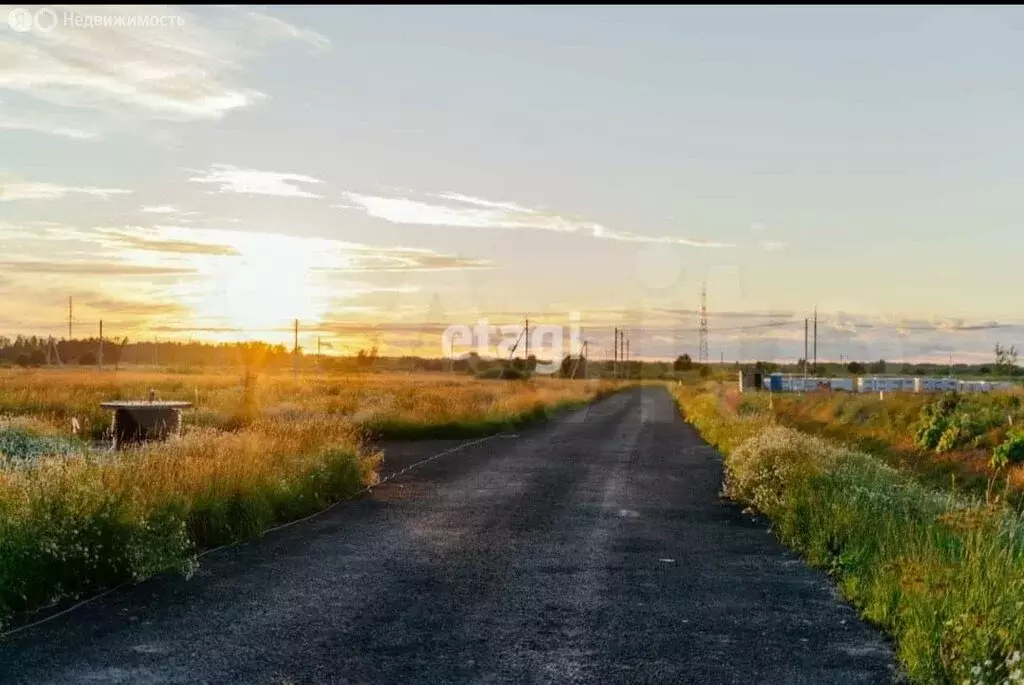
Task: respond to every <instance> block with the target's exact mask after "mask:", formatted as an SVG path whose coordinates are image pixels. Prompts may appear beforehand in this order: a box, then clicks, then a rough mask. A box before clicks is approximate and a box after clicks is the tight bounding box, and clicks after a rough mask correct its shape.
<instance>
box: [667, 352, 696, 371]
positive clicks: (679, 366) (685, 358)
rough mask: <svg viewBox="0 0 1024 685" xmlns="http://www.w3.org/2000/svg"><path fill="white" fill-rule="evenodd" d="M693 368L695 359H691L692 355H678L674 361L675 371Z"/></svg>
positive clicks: (673, 368)
mask: <svg viewBox="0 0 1024 685" xmlns="http://www.w3.org/2000/svg"><path fill="white" fill-rule="evenodd" d="M692 368H693V360H692V359H690V355H688V354H681V355H679V356H678V357H676V360H675V361H674V362H672V370H673V371H689V370H690V369H692Z"/></svg>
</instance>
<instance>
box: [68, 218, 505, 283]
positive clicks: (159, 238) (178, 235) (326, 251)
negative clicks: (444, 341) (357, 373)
mask: <svg viewBox="0 0 1024 685" xmlns="http://www.w3.org/2000/svg"><path fill="white" fill-rule="evenodd" d="M69 235H71V236H74V237H75V238H77V239H80V240H91V241H92V242H93V244H94V245H95V246H96V248H97V249H99V250H101V251H103V252H108V251H110V250H123V249H130V250H138V251H141V252H153V253H164V254H167V255H174V254H178V255H195V256H197V257H200V256H201V257H210V258H212V259H213V261H209V262H208V263H207V262H205V261H204V263H206V264H207V268H208V269H212V270H214V271H216V270H218V269H219V268H221V267H222V266H224V265H226V264H229V263H233V262H234V261H238V260H240V261H241V262H243V263H250V264H260V265H266V266H268V267H272V266H273V265H275V264H277V263H278V262H279V261H286V262H289V264H290V267H291V268H293V269H296V270H302V271H303V272H308V273H311V274H313V273H320V274H323V275H325V276H330V275H331V274H338V275H343V274H354V273H388V272H416V271H451V270H456V269H486V268H491V267H492V266H493V264H492V263H491V262H489V261H486V260H482V259H475V258H471V257H460V256H457V255H450V254H444V253H441V252H436V251H434V250H428V249H421V248H411V247H390V246H378V245H367V244H364V243H352V242H347V241H342V240H333V239H328V238H310V237H299V236H289V235H283V234H277V233H255V232H250V231H240V230H228V229H222V228H201V227H192V226H178V225H159V224H158V225H156V226H152V227H141V226H123V227H97V228H93V229H90V230H81V229H72V228H68V229H64V230H63V231H61V232H60V235H54V236H53V238H54V239H57V240H59V239H61V238H67V237H68V236H69ZM97 254H100V253H97ZM220 258H224V259H227V260H229V261H222V260H221V259H220ZM187 263H188V264H192V263H194V260H192V261H189V262H187ZM196 263H197V262H196ZM171 266H172V268H177V266H178V265H177V264H176V263H175V264H172V265H171Z"/></svg>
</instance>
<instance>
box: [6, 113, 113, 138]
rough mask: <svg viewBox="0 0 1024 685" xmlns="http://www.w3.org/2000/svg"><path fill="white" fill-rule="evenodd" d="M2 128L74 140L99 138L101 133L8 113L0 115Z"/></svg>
mask: <svg viewBox="0 0 1024 685" xmlns="http://www.w3.org/2000/svg"><path fill="white" fill-rule="evenodd" d="M0 129H6V130H8V131H31V132H33V133H46V134H48V135H52V136H61V137H62V138H70V139H72V140H97V139H99V137H100V136H99V134H98V133H94V132H93V131H85V130H82V129H80V128H74V127H70V126H62V125H60V124H56V123H53V122H49V121H46V120H45V119H40V118H38V117H35V118H28V117H13V116H8V115H6V114H3V115H0Z"/></svg>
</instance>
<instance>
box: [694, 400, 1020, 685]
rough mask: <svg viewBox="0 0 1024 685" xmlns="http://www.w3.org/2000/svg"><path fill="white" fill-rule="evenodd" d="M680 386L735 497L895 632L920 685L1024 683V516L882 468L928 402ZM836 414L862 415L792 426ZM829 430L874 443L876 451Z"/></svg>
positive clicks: (910, 474)
mask: <svg viewBox="0 0 1024 685" xmlns="http://www.w3.org/2000/svg"><path fill="white" fill-rule="evenodd" d="M675 390H676V396H677V399H678V401H679V403H680V407H681V409H682V411H683V413H684V416H685V417H686V418H687V419H688V420H689V421H690V422H692V423H693V424H694V425H695V426H696V427H697V428H698V429H699V430H700V432H701V434H702V435H703V436H704V438H705V439H706V440H708V441H709V442H711V443H712V444H715V445H716V446H718V447H719V448H720V449H721V450H722V451H723V453H724V454H725V467H726V481H725V484H724V486H725V492H726V494H727V495H729V496H730V497H731V498H733V499H735V500H737V501H739V502H743V503H745V504H747V505H749V506H750V507H752V508H753V509H755V510H757V511H759V512H760V513H762V514H764V515H766V516H768V517H770V518H771V519H772V522H773V531H774V533H775V534H776V535H777V536H778V537H779V538H780V539H781V540H782V541H783V542H784V543H786V544H787V545H788V546H790V547H792V548H794V549H796V550H798V551H799V552H801V553H802V554H803V555H804V556H805V558H806V559H807V560H808V561H809V562H810V563H812V564H814V565H816V566H818V567H821V568H823V569H825V570H827V571H828V572H829V573H830V574H831V575H832V576H833V577H834V578H835V579H836V581H837V583H838V584H839V587H840V589H841V590H842V592H843V594H844V595H845V596H846V597H847V598H848V599H849V600H850V601H851V602H852V603H853V604H854V606H856V607H857V608H858V610H859V611H860V612H861V614H862V615H863V616H864V617H865V618H867V619H868V620H870V621H872V622H873V623H875V624H877V625H879V626H881V627H882V628H884V629H885V630H886V631H888V632H889V633H890V634H891V635H892V637H893V638H894V640H895V643H896V650H897V655H898V657H899V659H900V661H901V663H902V665H903V666H904V668H905V669H906V672H907V673H908V674H909V676H910V677H911V678H912V680H913V681H915V682H919V683H955V684H959V683H971V684H975V683H978V684H981V683H985V684H988V683H1024V660H1022V651H1024V516H1022V515H1021V513H1020V512H1019V511H1017V510H1015V509H1014V508H1013V507H1010V506H1006V505H1005V504H992V503H991V502H987V501H986V500H985V499H984V498H983V497H980V496H978V494H977V493H976V492H972V491H963V490H956V491H954V490H951V489H950V488H949V487H948V484H947V487H946V488H945V490H940V489H937V488H933V487H928V486H927V485H925V484H924V482H923V480H922V479H921V478H919V477H918V476H919V474H918V473H917V472H914V471H913V470H899V469H897V468H894V467H893V466H891V465H889V464H887V463H885V459H883V458H881V456H880V454H882V453H884V451H885V450H882V449H881V448H882V447H888V446H897V447H899V446H900V445H905V442H906V441H905V437H904V434H903V432H902V431H903V430H906V428H908V427H910V426H911V424H912V423H913V422H912V421H911V418H912V417H913V416H914V414H915V408H914V406H913V404H914V403H916V402H918V401H920V400H918V399H913V400H911V399H909V398H907V399H903V400H899V401H897V402H894V403H891V404H889V405H886V409H885V410H884V411H882V410H881V409H880V408H878V407H875V406H873V405H872V404H870V402H865V398H843V399H838V398H830V399H829V398H815V399H813V400H810V401H809V403H808V404H807V405H806V406H803V407H794V406H792V403H796V402H798V401H800V398H795V397H794V398H791V399H790V398H787V399H786V400H784V401H783V402H781V403H779V402H778V400H779V398H778V397H776V398H774V399H773V402H772V408H771V409H769V408H768V406H767V403H762V402H761V400H760V399H758V400H742V401H741V400H740V398H738V397H737V396H736V395H735V394H733V393H732V392H729V391H727V390H726V389H725V388H724V387H723V386H721V385H719V384H711V383H709V384H704V385H703V386H680V387H677V388H676V389H675ZM981 401H982V402H985V401H986V400H981ZM862 403H863V404H862ZM837 410H840V411H839V413H840V414H842V413H843V412H844V411H854V413H855V414H856V413H857V412H861V420H858V421H856V422H853V423H852V425H848V426H846V427H842V425H841V424H840V426H839V427H832V428H829V429H827V430H825V429H822V430H818V431H817V433H818V434H817V435H813V434H810V433H808V432H805V431H799V430H795V429H793V428H791V427H787V426H786V425H784V424H785V423H787V422H791V423H793V424H797V423H799V422H800V421H799V420H800V419H801V418H803V419H804V420H806V419H807V416H808V415H810V416H819V417H820V416H821V415H822V413H826V412H831V413H832V414H833V415H834V414H835V413H836V411H837ZM819 412H820V413H819ZM803 426H804V427H805V428H806V429H809V430H814V429H815V428H816V427H817V424H815V423H814V422H813V421H807V422H806V423H804V424H803ZM822 433H825V434H828V435H832V436H835V437H845V438H846V439H848V440H852V441H853V442H856V440H857V439H861V438H863V437H865V436H867V437H869V438H874V439H876V440H879V441H881V445H876V448H878V449H879V450H880V452H879V454H871V453H868V452H865V451H862V450H857V449H853V448H850V447H846V446H843V445H842V444H840V443H839V442H837V441H836V440H830V439H826V438H823V437H822V436H821V434H822Z"/></svg>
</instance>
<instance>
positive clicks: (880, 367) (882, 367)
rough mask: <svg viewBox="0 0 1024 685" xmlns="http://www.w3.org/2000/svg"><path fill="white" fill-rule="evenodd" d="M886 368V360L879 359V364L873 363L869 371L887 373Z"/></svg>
mask: <svg viewBox="0 0 1024 685" xmlns="http://www.w3.org/2000/svg"><path fill="white" fill-rule="evenodd" d="M885 368H886V364H885V360H884V359H879V360H878V361H877V362H871V366H870V367H868V370H869V371H870V372H871V373H885Z"/></svg>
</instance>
